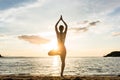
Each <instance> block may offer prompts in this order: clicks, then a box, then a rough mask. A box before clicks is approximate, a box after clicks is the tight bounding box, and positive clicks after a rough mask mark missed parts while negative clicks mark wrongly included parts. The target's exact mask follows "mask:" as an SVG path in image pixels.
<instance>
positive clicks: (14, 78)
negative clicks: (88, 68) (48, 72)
mask: <svg viewBox="0 0 120 80" xmlns="http://www.w3.org/2000/svg"><path fill="white" fill-rule="evenodd" d="M0 80H120V76H65V78H61V77H60V76H42V75H0Z"/></svg>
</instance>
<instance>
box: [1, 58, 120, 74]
mask: <svg viewBox="0 0 120 80" xmlns="http://www.w3.org/2000/svg"><path fill="white" fill-rule="evenodd" d="M60 70H61V62H60V59H59V57H49V58H27V57H19V58H17V57H6V58H0V75H4V74H23V75H24V74H30V75H53V76H54V75H55V76H59V75H60ZM64 75H77V76H79V75H120V58H119V57H114V58H112V57H109V58H108V57H107V58H106V57H91V58H66V67H65V71H64Z"/></svg>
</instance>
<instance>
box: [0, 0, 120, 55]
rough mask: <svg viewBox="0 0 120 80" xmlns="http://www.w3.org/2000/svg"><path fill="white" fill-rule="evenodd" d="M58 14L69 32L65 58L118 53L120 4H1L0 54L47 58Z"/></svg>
mask: <svg viewBox="0 0 120 80" xmlns="http://www.w3.org/2000/svg"><path fill="white" fill-rule="evenodd" d="M61 14H62V15H63V19H64V20H65V21H66V23H67V24H68V28H69V30H68V33H67V37H66V43H65V45H66V47H67V56H103V55H105V54H107V53H109V52H111V51H118V50H120V0H0V54H2V55H4V56H38V57H42V56H48V51H49V50H50V49H53V48H54V47H55V46H56V44H57V43H56V34H55V29H54V28H55V27H54V26H55V24H56V22H57V21H58V19H59V17H60V15H61Z"/></svg>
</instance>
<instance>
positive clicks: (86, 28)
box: [70, 20, 100, 32]
mask: <svg viewBox="0 0 120 80" xmlns="http://www.w3.org/2000/svg"><path fill="white" fill-rule="evenodd" d="M97 23H100V21H99V20H97V21H93V22H89V21H87V20H86V21H83V22H81V23H78V24H77V25H78V26H82V27H74V28H70V30H75V31H81V32H86V31H88V30H89V28H90V27H92V26H96V25H97ZM83 24H84V25H83Z"/></svg>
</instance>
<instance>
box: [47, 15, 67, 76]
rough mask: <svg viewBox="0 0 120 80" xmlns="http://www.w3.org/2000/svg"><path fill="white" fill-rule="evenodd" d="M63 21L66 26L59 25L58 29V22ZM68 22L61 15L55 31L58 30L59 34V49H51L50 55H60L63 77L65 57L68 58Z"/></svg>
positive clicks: (57, 33)
mask: <svg viewBox="0 0 120 80" xmlns="http://www.w3.org/2000/svg"><path fill="white" fill-rule="evenodd" d="M60 21H62V22H63V23H64V25H65V27H64V26H63V25H60V26H59V30H58V27H57V26H58V23H59V22H60ZM67 28H68V26H67V24H66V23H65V21H64V20H63V18H62V16H61V17H60V19H59V20H58V22H57V23H56V25H55V31H56V35H57V41H58V50H57V51H55V50H51V51H50V52H49V53H48V55H60V58H61V62H62V64H61V77H63V71H64V68H65V58H66V48H65V45H64V43H65V38H66V33H67Z"/></svg>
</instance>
